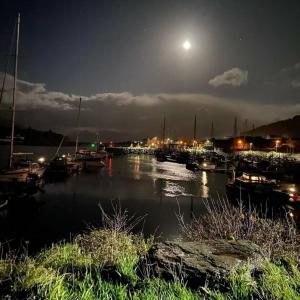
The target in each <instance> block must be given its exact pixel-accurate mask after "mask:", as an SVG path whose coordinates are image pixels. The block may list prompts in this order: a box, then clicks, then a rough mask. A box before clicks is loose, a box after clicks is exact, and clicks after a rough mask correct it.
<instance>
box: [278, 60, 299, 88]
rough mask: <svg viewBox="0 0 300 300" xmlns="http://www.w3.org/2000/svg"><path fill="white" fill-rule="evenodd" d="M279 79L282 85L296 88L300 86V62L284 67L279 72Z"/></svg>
mask: <svg viewBox="0 0 300 300" xmlns="http://www.w3.org/2000/svg"><path fill="white" fill-rule="evenodd" d="M279 80H280V82H281V84H282V85H284V86H288V87H292V88H295V89H299V88H300V63H296V64H294V65H293V66H289V67H286V68H283V69H282V70H281V72H280V74H279Z"/></svg>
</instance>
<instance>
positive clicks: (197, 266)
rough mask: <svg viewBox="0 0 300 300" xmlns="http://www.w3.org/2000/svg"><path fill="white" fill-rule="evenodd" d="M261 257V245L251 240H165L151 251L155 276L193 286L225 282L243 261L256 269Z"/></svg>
mask: <svg viewBox="0 0 300 300" xmlns="http://www.w3.org/2000/svg"><path fill="white" fill-rule="evenodd" d="M262 260H263V257H262V254H261V252H260V251H259V247H258V246H256V245H255V244H253V243H251V242H249V241H229V240H216V241H214V240H209V241H198V242H180V241H178V242H165V243H158V244H156V245H154V246H153V247H152V248H151V249H150V251H149V262H150V265H151V269H152V273H153V275H154V276H159V277H162V278H164V279H173V278H174V277H175V278H176V277H177V278H178V279H183V280H184V281H185V282H186V283H187V284H188V285H189V286H190V287H193V288H197V287H199V286H204V285H205V284H209V285H210V284H213V285H215V284H220V285H222V284H223V283H224V278H225V277H226V275H228V273H229V272H230V271H231V270H233V269H235V268H237V267H241V266H242V265H244V264H248V265H249V267H250V268H251V269H254V268H255V267H257V266H259V265H260V263H261V262H262Z"/></svg>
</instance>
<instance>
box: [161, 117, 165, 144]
mask: <svg viewBox="0 0 300 300" xmlns="http://www.w3.org/2000/svg"><path fill="white" fill-rule="evenodd" d="M165 139H166V116H164V119H163V135H162V142H163V146H165Z"/></svg>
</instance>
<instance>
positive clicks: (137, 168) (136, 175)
mask: <svg viewBox="0 0 300 300" xmlns="http://www.w3.org/2000/svg"><path fill="white" fill-rule="evenodd" d="M140 163H141V161H140V156H139V155H137V156H135V158H134V172H133V174H134V176H133V177H134V179H135V180H139V179H141V174H140Z"/></svg>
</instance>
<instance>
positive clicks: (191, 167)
mask: <svg viewBox="0 0 300 300" xmlns="http://www.w3.org/2000/svg"><path fill="white" fill-rule="evenodd" d="M185 167H186V169H188V170H191V171H199V170H200V166H199V164H198V163H197V162H195V161H190V162H187V163H186V165H185Z"/></svg>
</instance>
